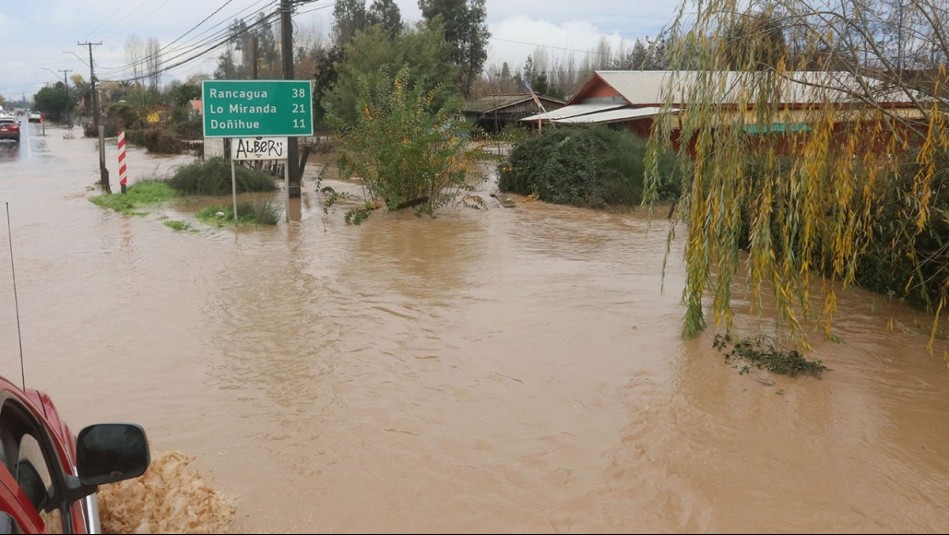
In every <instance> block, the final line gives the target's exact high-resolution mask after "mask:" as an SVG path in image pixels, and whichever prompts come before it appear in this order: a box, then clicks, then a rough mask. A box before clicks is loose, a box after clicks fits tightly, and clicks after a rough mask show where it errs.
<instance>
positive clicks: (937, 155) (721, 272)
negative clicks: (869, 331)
mask: <svg viewBox="0 0 949 535" xmlns="http://www.w3.org/2000/svg"><path fill="white" fill-rule="evenodd" d="M947 9H949V8H947V4H946V2H945V0H910V1H909V2H907V1H902V2H900V1H897V0H830V1H816V2H810V1H798V0H770V1H769V0H747V1H744V0H704V1H701V2H698V4H697V5H696V6H694V7H691V8H687V6H686V5H685V4H682V5H681V6H680V8H679V12H678V15H677V17H676V19H675V21H674V23H673V24H672V26H671V27H670V29H669V40H668V41H669V43H670V49H669V57H670V61H671V65H670V67H669V68H670V69H671V70H670V71H669V74H668V76H667V83H666V84H665V87H664V89H663V97H662V98H664V106H665V107H666V111H669V112H670V113H668V114H666V117H668V119H667V120H664V121H657V123H656V125H655V126H654V131H653V136H652V137H651V138H650V148H649V152H648V155H647V177H646V179H647V192H646V193H647V197H646V202H649V201H650V200H651V199H653V198H655V197H654V195H655V191H656V186H657V184H658V180H659V175H658V169H657V166H656V162H657V160H658V157H657V156H656V155H658V154H659V153H658V150H659V149H660V148H661V145H662V144H664V143H669V142H674V143H675V145H676V147H677V150H678V151H679V153H680V155H681V156H682V157H681V158H679V162H680V164H679V165H680V166H681V169H680V170H681V171H682V173H681V176H683V177H684V178H683V184H682V191H683V197H682V199H680V201H679V203H678V204H677V211H676V215H675V217H677V218H680V219H682V220H683V221H684V222H685V223H686V225H687V228H688V239H687V242H686V245H685V259H686V265H687V275H686V286H685V289H684V294H683V301H684V305H685V307H686V313H685V320H684V323H685V325H684V334H685V335H687V336H692V335H695V334H697V333H698V332H700V331H702V330H703V329H704V328H705V327H706V325H707V320H706V318H707V316H709V315H711V316H714V318H715V322H716V323H717V324H721V323H724V325H725V326H726V328H727V329H728V330H729V331H731V329H732V327H733V323H732V319H733V314H732V307H731V305H732V289H733V286H735V285H736V284H739V283H740V284H741V285H742V286H743V287H744V288H747V289H748V290H749V291H750V295H751V297H752V299H751V302H752V303H755V304H757V305H758V306H759V307H760V305H761V304H762V301H763V299H764V298H767V299H768V301H770V302H772V303H773V306H774V307H775V310H777V315H778V317H779V319H781V320H783V321H784V322H785V324H786V325H788V326H789V328H790V331H791V333H792V334H793V336H794V338H795V339H796V340H798V342H800V343H801V345H802V347H804V348H808V347H810V346H809V344H808V342H807V336H806V334H805V328H804V327H805V325H808V324H809V322H810V321H811V320H814V321H815V322H816V323H815V324H816V325H817V326H819V327H821V328H822V330H823V332H824V333H825V334H826V335H830V334H831V326H832V320H833V316H834V313H835V310H836V302H837V292H838V289H839V288H845V287H847V286H848V285H852V284H854V283H855V282H858V281H860V280H861V277H864V278H866V271H867V270H868V269H870V268H871V267H872V266H876V267H875V269H877V270H878V271H879V272H880V273H882V274H884V275H886V276H891V277H894V278H896V279H897V280H898V285H897V286H898V288H897V290H898V293H900V294H901V296H904V295H905V296H913V297H914V298H915V301H916V302H917V303H918V304H920V305H921V306H922V307H923V308H925V309H926V310H927V311H929V312H931V313H932V315H933V333H935V329H937V328H938V325H939V322H940V321H941V317H944V316H945V315H946V311H947V307H946V304H947V295H949V253H947V250H949V193H947V191H949V124H947V122H949V100H947V95H949V92H947V91H946V83H947V72H946V62H947V58H949V33H947V32H949V16H947ZM687 14H688V15H687ZM673 107H676V108H679V113H677V114H674V113H672V111H673V110H672V109H671V108H673ZM651 195H652V196H651ZM673 228H674V227H673ZM672 237H673V236H672V235H670V239H672ZM759 310H761V308H759ZM815 318H816V319H815Z"/></svg>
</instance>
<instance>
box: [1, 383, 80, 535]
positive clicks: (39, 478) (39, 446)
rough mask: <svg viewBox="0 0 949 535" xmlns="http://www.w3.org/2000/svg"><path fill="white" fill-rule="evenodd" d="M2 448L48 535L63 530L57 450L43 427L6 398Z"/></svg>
mask: <svg viewBox="0 0 949 535" xmlns="http://www.w3.org/2000/svg"><path fill="white" fill-rule="evenodd" d="M0 446H2V450H3V462H4V464H5V465H6V467H7V470H8V471H9V472H10V473H11V474H13V476H14V478H15V479H16V482H17V484H18V485H19V486H20V489H22V490H23V492H24V493H25V494H26V496H27V497H28V498H29V500H30V502H31V503H32V504H33V507H34V509H35V511H36V514H37V515H38V516H39V517H40V518H41V519H42V520H43V522H44V524H45V526H46V531H47V533H62V532H63V530H64V519H65V518H67V517H68V514H67V515H65V516H64V511H61V510H60V507H63V504H61V503H59V504H58V503H56V502H57V501H60V502H61V501H62V500H57V496H56V489H57V487H58V488H62V483H61V482H57V481H56V480H54V474H56V473H57V472H56V470H58V469H59V468H58V467H59V463H58V461H57V460H56V459H55V458H54V457H53V455H55V448H54V447H53V445H52V444H50V443H49V438H48V436H47V435H46V433H45V430H44V428H43V426H42V425H41V424H40V423H39V422H37V421H36V420H35V419H33V417H32V416H31V414H30V413H29V411H28V410H27V409H26V408H24V407H22V406H21V405H20V404H19V403H18V402H16V401H14V400H12V399H7V400H6V401H5V402H4V403H3V406H2V407H0Z"/></svg>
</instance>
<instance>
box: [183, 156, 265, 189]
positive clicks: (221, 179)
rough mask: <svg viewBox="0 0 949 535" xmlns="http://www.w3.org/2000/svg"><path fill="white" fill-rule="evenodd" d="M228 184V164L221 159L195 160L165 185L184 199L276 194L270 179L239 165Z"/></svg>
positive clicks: (229, 171) (229, 165)
mask: <svg viewBox="0 0 949 535" xmlns="http://www.w3.org/2000/svg"><path fill="white" fill-rule="evenodd" d="M233 182H234V183H233V184H232V180H231V162H229V161H227V160H225V159H224V158H221V157H214V158H208V159H207V160H196V161H195V162H193V163H190V164H188V165H184V166H182V167H179V168H178V169H177V170H176V171H175V173H174V174H173V175H172V176H171V178H169V179H168V185H169V186H171V187H172V188H174V189H176V190H178V191H180V192H181V193H182V194H185V195H209V196H214V195H230V194H231V192H232V191H233V190H234V189H235V188H236V190H237V193H244V192H249V191H276V190H277V184H276V183H275V182H274V178H273V176H271V175H269V174H267V173H265V172H264V171H260V170H257V169H248V168H246V167H244V166H242V165H237V166H235V168H234V180H233Z"/></svg>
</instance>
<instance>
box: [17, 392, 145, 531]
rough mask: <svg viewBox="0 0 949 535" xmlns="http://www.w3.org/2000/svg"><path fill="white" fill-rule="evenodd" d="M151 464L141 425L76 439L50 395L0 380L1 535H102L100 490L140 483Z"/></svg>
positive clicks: (113, 426)
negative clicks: (120, 483)
mask: <svg viewBox="0 0 949 535" xmlns="http://www.w3.org/2000/svg"><path fill="white" fill-rule="evenodd" d="M150 462H151V456H150V453H149V448H148V440H147V438H146V436H145V430H144V429H142V427H141V426H139V425H137V424H126V423H105V424H95V425H90V426H88V427H85V428H83V429H82V430H81V431H80V432H79V434H78V435H73V434H72V432H71V431H70V429H69V426H67V425H66V423H65V422H63V421H62V420H61V419H60V416H59V413H58V412H57V411H56V407H55V405H53V402H52V400H51V399H50V398H49V396H48V395H46V394H45V393H43V392H41V391H38V390H36V389H33V388H26V389H21V388H19V387H18V386H16V385H14V384H13V383H11V382H10V381H8V380H7V379H5V378H3V377H0V533H101V529H102V528H101V526H100V525H99V509H98V504H97V502H96V490H97V489H98V486H99V485H104V484H106V483H113V482H116V481H121V480H123V479H130V478H134V477H138V476H140V475H142V474H143V473H145V470H146V469H147V468H148V465H149V463H150Z"/></svg>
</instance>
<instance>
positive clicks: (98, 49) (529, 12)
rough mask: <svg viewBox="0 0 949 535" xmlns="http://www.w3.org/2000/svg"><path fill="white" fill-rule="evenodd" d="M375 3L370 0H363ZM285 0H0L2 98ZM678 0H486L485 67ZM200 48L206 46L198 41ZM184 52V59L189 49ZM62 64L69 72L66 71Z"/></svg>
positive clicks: (557, 46)
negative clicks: (133, 46) (129, 48)
mask: <svg viewBox="0 0 949 535" xmlns="http://www.w3.org/2000/svg"><path fill="white" fill-rule="evenodd" d="M370 3H371V1H370V0H367V4H370ZM396 3H397V4H398V5H399V8H400V9H401V12H402V19H403V20H404V21H406V22H416V21H418V20H420V19H421V14H420V11H419V9H418V1H417V0H396ZM279 4H280V1H279V0H0V29H2V31H0V95H3V96H4V97H5V98H6V99H7V100H19V99H20V98H22V97H23V96H24V95H25V97H26V98H27V100H29V99H31V98H32V96H33V94H34V93H36V91H38V90H39V89H40V88H42V87H43V85H44V84H45V83H50V82H55V81H62V79H63V75H64V74H65V75H66V76H67V77H68V76H72V74H73V73H81V74H82V75H83V78H85V79H87V80H88V78H89V65H88V57H89V47H88V46H80V45H79V44H78V43H88V42H92V43H102V44H101V45H97V46H93V47H92V53H93V58H94V61H95V68H96V74H97V76H98V77H99V78H101V79H122V78H125V77H128V76H129V73H128V72H127V71H124V70H123V66H124V65H125V64H126V63H127V61H126V56H125V44H126V42H127V40H128V38H129V37H130V36H134V37H138V38H139V39H141V40H142V41H145V40H147V39H149V38H152V37H154V38H156V39H158V41H159V44H160V45H161V46H162V47H168V50H169V51H168V52H163V58H167V57H169V56H171V55H173V54H174V53H173V52H171V50H170V49H172V48H174V49H178V50H181V49H182V48H185V49H190V48H192V47H195V45H197V44H199V43H201V42H205V41H216V40H217V39H214V36H215V34H217V33H218V32H221V31H222V30H224V29H226V28H227V26H228V24H230V23H231V22H232V21H233V20H235V19H237V18H247V17H254V16H255V15H254V14H255V13H256V12H258V11H261V10H264V11H265V12H272V11H273V10H274V9H275V8H276V7H277V6H278V5H279ZM677 5H678V2H677V1H676V0H598V1H596V2H590V1H587V0H487V2H486V9H487V24H488V29H489V31H490V32H491V35H492V37H491V40H490V42H489V57H488V61H487V65H489V66H490V65H500V64H501V63H502V62H505V61H506V62H508V64H509V65H511V66H512V68H515V69H518V68H520V66H522V65H523V63H524V61H525V60H526V59H527V56H528V55H529V54H531V53H533V52H534V50H535V49H536V48H537V47H538V46H543V47H547V48H546V50H547V52H548V53H549V54H550V56H551V58H556V57H560V56H562V55H564V54H568V53H571V51H575V52H574V53H575V54H576V57H577V59H580V58H581V54H582V53H583V52H586V51H589V50H591V49H593V48H594V47H595V46H596V45H597V43H598V42H599V41H600V39H601V37H605V38H607V39H608V40H609V41H610V42H611V43H613V44H614V45H619V44H620V43H621V42H623V41H626V42H627V43H632V42H634V41H635V40H636V39H638V38H644V37H655V36H656V35H658V34H659V32H660V31H661V29H662V28H663V27H665V26H668V25H669V24H671V22H672V20H673V17H674V16H675V10H676V8H677ZM332 6H333V0H314V1H310V2H308V3H305V4H304V5H300V6H298V7H297V9H296V12H295V14H294V24H295V25H296V27H297V30H295V31H296V32H301V31H313V30H319V31H322V32H324V33H327V34H328V32H329V31H330V29H331V27H332V12H333V9H332ZM202 48H203V47H202ZM218 53H219V52H218V51H213V52H210V53H207V54H204V56H203V58H202V57H199V58H197V59H195V60H193V61H189V62H187V63H185V64H183V65H181V66H179V67H176V68H175V69H173V70H172V71H170V73H168V74H166V75H164V76H163V78H162V82H163V83H167V82H169V81H171V80H172V79H175V78H177V79H185V78H187V77H188V76H189V75H191V74H193V73H198V72H203V73H211V72H213V71H214V68H215V65H216V63H215V57H216V56H217V54H218ZM183 58H187V56H183ZM64 70H66V71H68V72H66V73H64V72H63V71H64Z"/></svg>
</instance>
